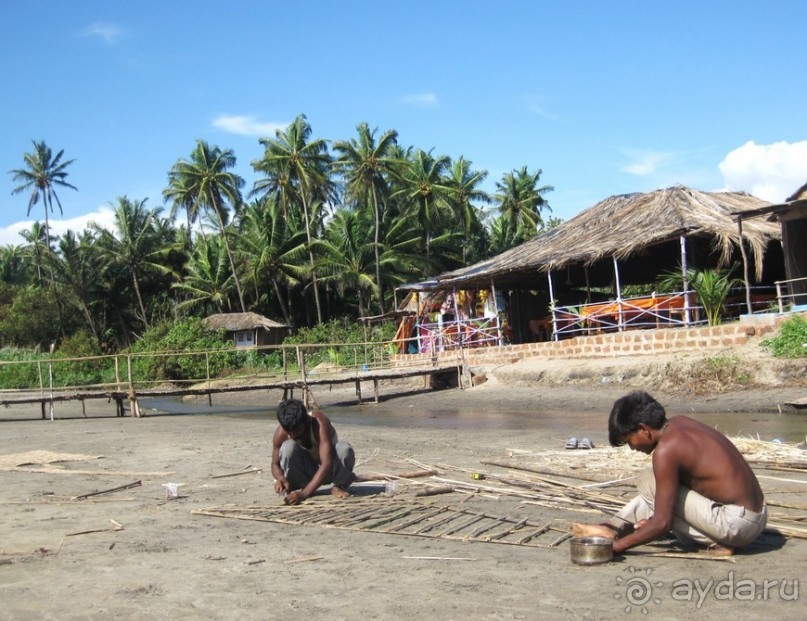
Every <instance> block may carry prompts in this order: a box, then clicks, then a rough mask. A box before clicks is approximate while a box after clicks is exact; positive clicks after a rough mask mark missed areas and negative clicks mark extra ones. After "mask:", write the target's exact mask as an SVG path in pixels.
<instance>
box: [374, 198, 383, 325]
mask: <svg viewBox="0 0 807 621" xmlns="http://www.w3.org/2000/svg"><path fill="white" fill-rule="evenodd" d="M373 208H374V210H375V248H374V250H375V284H376V286H377V287H378V308H379V310H380V311H381V314H382V315H383V314H384V288H383V286H382V285H381V258H380V256H379V253H378V241H379V236H380V235H381V214H380V213H379V211H378V195H377V193H376V189H375V184H374V185H373Z"/></svg>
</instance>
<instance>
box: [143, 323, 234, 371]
mask: <svg viewBox="0 0 807 621" xmlns="http://www.w3.org/2000/svg"><path fill="white" fill-rule="evenodd" d="M161 352H162V353H161ZM132 354H134V356H133V359H132V375H133V378H132V379H133V380H134V381H136V382H137V381H143V380H150V381H169V382H174V381H187V380H201V379H205V378H207V377H208V373H209V376H210V377H217V376H219V375H220V374H221V373H222V371H224V370H225V369H232V368H234V367H236V366H238V365H237V361H238V353H237V352H236V351H235V346H234V345H233V344H232V343H228V342H225V341H224V340H223V339H222V335H221V334H220V333H218V332H211V331H209V330H206V329H205V328H204V327H203V326H202V322H201V320H200V319H198V318H195V317H193V318H188V319H184V320H182V321H180V322H178V323H174V324H163V325H158V326H155V327H154V328H152V329H151V330H148V331H147V332H146V333H145V334H144V335H143V338H141V339H140V340H139V341H138V342H137V343H135V345H134V346H133V347H132ZM137 354H142V355H137Z"/></svg>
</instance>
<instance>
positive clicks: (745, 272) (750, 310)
mask: <svg viewBox="0 0 807 621" xmlns="http://www.w3.org/2000/svg"><path fill="white" fill-rule="evenodd" d="M737 232H738V234H739V236H740V255H742V258H743V280H744V281H745V306H746V308H747V309H748V314H749V315H751V314H753V312H754V310H753V307H752V306H751V283H750V279H749V278H748V256H747V255H746V254H745V242H744V241H743V217H742V216H737ZM780 312H781V311H780Z"/></svg>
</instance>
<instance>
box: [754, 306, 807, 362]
mask: <svg viewBox="0 0 807 621" xmlns="http://www.w3.org/2000/svg"><path fill="white" fill-rule="evenodd" d="M762 346H763V347H768V348H770V350H771V353H772V354H773V355H774V356H776V357H777V358H804V357H807V321H805V320H804V318H803V317H802V316H801V315H793V317H791V318H790V319H786V320H785V321H783V322H782V323H781V324H780V326H779V334H777V335H776V336H775V337H773V338H770V339H766V340H764V341H762Z"/></svg>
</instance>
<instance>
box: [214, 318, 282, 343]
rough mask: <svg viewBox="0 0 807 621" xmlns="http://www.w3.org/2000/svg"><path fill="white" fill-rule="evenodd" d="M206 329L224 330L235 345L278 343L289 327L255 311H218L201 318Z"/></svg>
mask: <svg viewBox="0 0 807 621" xmlns="http://www.w3.org/2000/svg"><path fill="white" fill-rule="evenodd" d="M202 325H204V327H205V328H207V329H208V330H216V331H219V330H224V331H225V332H226V333H227V338H228V339H232V340H233V343H234V344H235V346H236V347H256V346H257V347H260V346H262V345H280V344H281V343H282V342H283V340H284V339H285V338H286V336H288V334H289V333H290V331H291V328H290V327H289V326H287V325H286V324H283V323H279V322H277V321H274V320H272V319H269V318H268V317H264V316H263V315H259V314H257V313H220V314H218V315H210V316H209V317H206V318H205V319H203V320H202Z"/></svg>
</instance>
